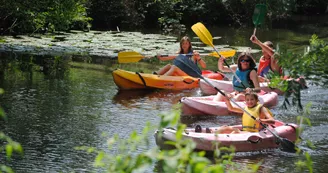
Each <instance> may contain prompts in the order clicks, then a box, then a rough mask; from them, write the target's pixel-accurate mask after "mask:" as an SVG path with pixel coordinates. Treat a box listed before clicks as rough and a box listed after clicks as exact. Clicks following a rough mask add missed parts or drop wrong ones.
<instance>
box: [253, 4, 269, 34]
mask: <svg viewBox="0 0 328 173" xmlns="http://www.w3.org/2000/svg"><path fill="white" fill-rule="evenodd" d="M266 11H267V8H266V5H265V4H256V5H255V8H254V13H253V17H252V19H253V24H254V25H255V27H254V32H253V35H255V34H256V28H257V27H258V26H259V25H261V24H262V23H263V21H264V18H265V13H266Z"/></svg>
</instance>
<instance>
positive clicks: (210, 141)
mask: <svg viewBox="0 0 328 173" xmlns="http://www.w3.org/2000/svg"><path fill="white" fill-rule="evenodd" d="M232 127H234V128H238V129H241V125H236V126H232ZM269 128H270V130H271V131H274V133H275V134H276V135H278V136H280V137H281V138H285V139H288V140H289V141H291V142H295V141H296V139H297V136H296V129H297V128H298V126H297V125H296V124H285V123H283V122H281V121H276V123H275V124H274V125H273V126H270V127H269ZM209 129H211V130H215V129H217V128H216V127H211V128H209ZM176 132H177V131H176V130H175V129H172V128H164V129H163V130H161V131H159V130H157V131H156V132H155V135H154V136H155V140H156V144H157V145H158V146H159V147H160V148H161V149H172V148H174V147H172V146H171V145H168V144H166V143H165V141H176ZM182 140H192V141H193V142H195V143H196V150H199V151H206V152H209V153H212V152H213V151H215V150H216V149H217V148H220V147H231V146H233V147H234V148H235V152H250V151H261V150H266V149H274V148H279V146H280V145H279V140H277V138H276V137H275V136H274V135H273V134H272V133H271V132H270V131H269V130H267V129H264V130H262V131H260V132H249V133H238V134H215V133H206V131H205V129H202V131H201V132H195V129H194V128H189V129H186V130H185V131H184V132H183V133H182Z"/></svg>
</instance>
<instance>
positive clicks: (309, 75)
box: [279, 35, 328, 86]
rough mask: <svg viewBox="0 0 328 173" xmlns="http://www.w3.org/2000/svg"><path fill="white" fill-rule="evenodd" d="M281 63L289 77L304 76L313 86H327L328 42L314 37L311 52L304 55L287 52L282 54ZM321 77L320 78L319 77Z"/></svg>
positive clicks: (284, 51) (311, 42)
mask: <svg viewBox="0 0 328 173" xmlns="http://www.w3.org/2000/svg"><path fill="white" fill-rule="evenodd" d="M281 56H282V57H283V58H281V59H280V60H281V61H280V60H279V63H281V65H282V66H283V67H284V69H288V75H289V76H291V77H293V78H298V77H300V76H304V77H305V78H306V79H307V80H310V81H311V83H312V84H315V85H322V86H327V84H328V70H327V67H326V64H327V63H328V42H327V41H323V40H321V39H319V38H318V37H317V36H316V35H313V36H312V38H311V40H310V51H309V52H306V53H305V54H304V55H301V54H297V53H294V52H290V51H287V50H286V49H285V50H283V51H282V52H281ZM319 76H320V77H319Z"/></svg>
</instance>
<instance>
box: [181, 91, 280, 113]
mask: <svg viewBox="0 0 328 173" xmlns="http://www.w3.org/2000/svg"><path fill="white" fill-rule="evenodd" d="M214 97H215V95H212V96H203V97H182V98H181V100H180V101H181V103H182V115H236V113H235V112H230V111H229V110H228V108H227V105H226V104H225V102H224V101H214V100H213V99H214ZM259 100H260V103H261V104H263V105H264V106H265V107H267V108H270V107H274V106H276V105H277V104H278V94H277V93H275V92H268V93H265V94H263V95H259ZM236 103H238V105H240V106H241V107H245V106H246V105H245V102H244V101H239V102H236ZM231 104H232V106H234V107H237V106H236V105H235V104H234V103H231Z"/></svg>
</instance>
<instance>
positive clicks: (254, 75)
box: [248, 70, 261, 92]
mask: <svg viewBox="0 0 328 173" xmlns="http://www.w3.org/2000/svg"><path fill="white" fill-rule="evenodd" d="M249 78H250V79H251V80H252V82H253V84H254V89H253V91H255V92H259V91H261V88H260V83H259V78H258V75H257V73H256V71H255V70H252V71H251V72H250V74H249ZM248 92H249V91H248Z"/></svg>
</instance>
